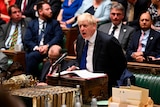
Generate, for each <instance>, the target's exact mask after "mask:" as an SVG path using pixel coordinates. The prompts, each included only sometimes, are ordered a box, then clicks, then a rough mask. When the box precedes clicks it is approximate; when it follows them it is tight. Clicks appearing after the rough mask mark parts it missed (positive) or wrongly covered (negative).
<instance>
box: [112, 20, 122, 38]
mask: <svg viewBox="0 0 160 107" xmlns="http://www.w3.org/2000/svg"><path fill="white" fill-rule="evenodd" d="M114 26H115V25H114V24H113V23H112V25H111V28H110V30H109V35H111V33H112V30H113V27H114ZM121 26H122V23H120V24H119V25H118V26H117V29H116V30H115V32H114V35H113V36H114V37H115V38H116V39H118V38H119V34H120V30H121Z"/></svg>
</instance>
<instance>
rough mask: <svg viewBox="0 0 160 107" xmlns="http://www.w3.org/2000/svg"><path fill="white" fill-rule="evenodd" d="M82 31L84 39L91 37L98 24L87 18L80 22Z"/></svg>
mask: <svg viewBox="0 0 160 107" xmlns="http://www.w3.org/2000/svg"><path fill="white" fill-rule="evenodd" d="M78 26H79V30H80V33H81V35H82V37H83V38H84V39H87V40H88V39H89V38H90V37H91V36H92V35H93V34H94V32H95V30H96V24H95V25H94V24H90V23H89V22H88V21H86V20H85V19H84V20H83V21H80V22H79V23H78Z"/></svg>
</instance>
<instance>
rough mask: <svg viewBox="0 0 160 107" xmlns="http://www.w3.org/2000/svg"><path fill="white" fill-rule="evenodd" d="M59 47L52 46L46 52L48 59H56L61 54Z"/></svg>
mask: <svg viewBox="0 0 160 107" xmlns="http://www.w3.org/2000/svg"><path fill="white" fill-rule="evenodd" d="M61 49H62V48H61V47H60V46H59V45H53V46H51V48H50V49H49V51H48V57H49V58H50V59H57V58H58V57H59V56H60V53H61Z"/></svg>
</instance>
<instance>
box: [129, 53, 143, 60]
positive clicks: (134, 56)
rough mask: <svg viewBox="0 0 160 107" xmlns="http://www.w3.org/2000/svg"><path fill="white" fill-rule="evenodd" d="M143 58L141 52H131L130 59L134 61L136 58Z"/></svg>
mask: <svg viewBox="0 0 160 107" xmlns="http://www.w3.org/2000/svg"><path fill="white" fill-rule="evenodd" d="M139 56H143V52H133V53H132V55H131V57H132V58H134V59H136V57H139Z"/></svg>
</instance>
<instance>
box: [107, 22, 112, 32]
mask: <svg viewBox="0 0 160 107" xmlns="http://www.w3.org/2000/svg"><path fill="white" fill-rule="evenodd" d="M111 25H112V24H111V23H109V25H108V26H106V31H107V32H108V33H109V30H110V28H111Z"/></svg>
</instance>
